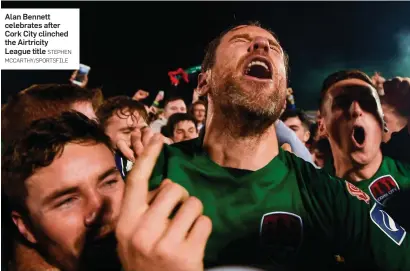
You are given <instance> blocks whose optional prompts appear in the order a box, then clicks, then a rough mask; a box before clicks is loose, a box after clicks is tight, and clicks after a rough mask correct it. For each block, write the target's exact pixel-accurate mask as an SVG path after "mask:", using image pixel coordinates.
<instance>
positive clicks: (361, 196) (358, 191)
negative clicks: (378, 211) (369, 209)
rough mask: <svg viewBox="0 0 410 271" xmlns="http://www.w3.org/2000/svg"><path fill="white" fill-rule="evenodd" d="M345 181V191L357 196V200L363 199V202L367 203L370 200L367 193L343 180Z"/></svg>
mask: <svg viewBox="0 0 410 271" xmlns="http://www.w3.org/2000/svg"><path fill="white" fill-rule="evenodd" d="M345 182H346V188H347V191H348V192H349V193H350V195H352V196H354V197H356V198H358V199H359V200H363V201H364V202H366V203H367V204H369V202H370V197H369V195H367V194H366V193H365V192H363V191H362V190H361V189H359V188H358V187H356V186H354V185H353V184H351V183H349V182H348V181H345Z"/></svg>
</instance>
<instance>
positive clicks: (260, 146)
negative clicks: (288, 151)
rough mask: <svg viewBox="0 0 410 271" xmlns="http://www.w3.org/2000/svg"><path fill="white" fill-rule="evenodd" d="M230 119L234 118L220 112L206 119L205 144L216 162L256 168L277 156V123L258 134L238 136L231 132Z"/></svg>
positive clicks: (250, 168)
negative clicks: (228, 122)
mask: <svg viewBox="0 0 410 271" xmlns="http://www.w3.org/2000/svg"><path fill="white" fill-rule="evenodd" d="M227 121H231V120H229V119H227V118H225V117H223V116H221V115H220V114H211V115H209V117H208V119H207V122H206V127H205V137H204V145H203V146H204V149H205V150H206V151H207V153H208V154H209V156H210V158H211V159H212V160H213V161H214V162H215V163H216V164H218V165H220V166H221V167H230V168H238V169H246V170H252V171H256V170H259V169H261V168H263V167H264V166H266V165H267V164H268V163H269V162H270V161H271V160H272V159H273V158H274V157H275V156H277V155H278V153H279V147H278V140H277V137H276V131H275V125H273V124H272V125H271V126H269V127H268V128H267V129H266V130H265V131H264V132H263V133H262V134H261V135H258V136H250V137H246V136H242V137H238V136H235V135H233V134H232V133H230V132H229V129H227V126H228V124H227V123H226V122H227ZM243 121H246V120H243Z"/></svg>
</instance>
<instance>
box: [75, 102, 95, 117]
mask: <svg viewBox="0 0 410 271" xmlns="http://www.w3.org/2000/svg"><path fill="white" fill-rule="evenodd" d="M71 109H73V110H75V111H78V112H80V113H83V114H84V115H86V116H87V117H88V118H89V119H93V120H96V119H97V116H96V115H95V111H94V108H93V105H92V103H91V102H76V103H74V104H73V105H72V106H71Z"/></svg>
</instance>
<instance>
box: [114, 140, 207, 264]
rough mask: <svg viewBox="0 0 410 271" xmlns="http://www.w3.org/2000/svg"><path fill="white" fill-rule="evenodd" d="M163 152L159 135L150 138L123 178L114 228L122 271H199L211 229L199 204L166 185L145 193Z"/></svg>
mask: <svg viewBox="0 0 410 271" xmlns="http://www.w3.org/2000/svg"><path fill="white" fill-rule="evenodd" d="M162 146H163V138H162V137H161V135H159V134H157V135H154V136H153V137H151V139H150V141H149V143H148V144H147V145H146V146H145V148H144V150H143V152H142V153H141V155H140V156H139V157H138V159H136V161H135V164H134V167H133V169H132V170H131V171H130V173H129V175H128V176H127V180H126V188H125V194H124V198H123V201H122V209H121V213H120V216H119V220H118V224H117V227H116V236H117V241H118V254H119V257H120V260H121V263H122V265H123V269H124V270H125V271H137V270H138V271H156V270H169V271H174V270H175V271H176V270H177V271H194V270H195V271H199V270H203V257H204V251H205V246H206V242H207V240H208V238H209V235H210V233H211V228H212V224H211V221H210V219H209V218H208V217H205V216H203V215H202V210H203V206H202V203H201V202H200V201H199V200H198V199H197V198H194V197H189V195H188V192H187V191H186V190H185V189H184V188H183V187H181V186H180V185H178V184H176V183H173V182H172V181H170V180H164V181H163V183H162V184H161V186H160V187H159V188H157V189H156V190H154V191H152V192H148V181H149V178H150V177H151V174H152V170H153V168H154V166H155V163H156V160H157V158H158V156H159V154H160V152H161V149H162ZM181 203H182V204H181ZM180 204H181V205H180ZM179 205H180V208H179V209H178V211H177V212H176V214H175V216H174V217H173V218H172V219H170V218H169V217H170V215H171V214H172V213H173V212H174V210H175V208H176V207H177V206H179Z"/></svg>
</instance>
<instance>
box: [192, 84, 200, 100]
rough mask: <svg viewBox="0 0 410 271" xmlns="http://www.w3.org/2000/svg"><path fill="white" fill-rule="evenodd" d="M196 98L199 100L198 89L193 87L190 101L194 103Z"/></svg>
mask: <svg viewBox="0 0 410 271" xmlns="http://www.w3.org/2000/svg"><path fill="white" fill-rule="evenodd" d="M198 100H199V91H198V89H196V88H195V89H194V91H193V93H192V103H195V102H196V101H198Z"/></svg>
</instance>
